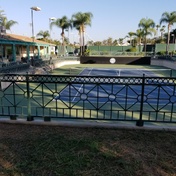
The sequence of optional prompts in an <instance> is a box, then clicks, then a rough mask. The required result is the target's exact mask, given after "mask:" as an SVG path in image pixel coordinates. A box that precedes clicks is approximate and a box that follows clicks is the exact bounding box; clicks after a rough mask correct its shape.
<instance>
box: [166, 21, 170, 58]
mask: <svg viewBox="0 0 176 176" xmlns="http://www.w3.org/2000/svg"><path fill="white" fill-rule="evenodd" d="M167 35H168V36H167V45H166V54H167V55H168V54H169V41H170V25H169V24H168V34H167Z"/></svg>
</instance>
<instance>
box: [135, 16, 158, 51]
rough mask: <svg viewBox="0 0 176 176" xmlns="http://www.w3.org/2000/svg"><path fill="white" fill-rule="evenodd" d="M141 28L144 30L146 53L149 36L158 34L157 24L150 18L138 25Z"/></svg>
mask: <svg viewBox="0 0 176 176" xmlns="http://www.w3.org/2000/svg"><path fill="white" fill-rule="evenodd" d="M138 26H139V28H142V30H143V32H144V38H145V40H144V43H145V46H144V51H145V52H146V45H147V35H152V33H156V30H155V29H154V27H155V22H154V21H153V20H152V19H150V18H149V19H148V18H142V19H141V20H140V22H139V24H138Z"/></svg>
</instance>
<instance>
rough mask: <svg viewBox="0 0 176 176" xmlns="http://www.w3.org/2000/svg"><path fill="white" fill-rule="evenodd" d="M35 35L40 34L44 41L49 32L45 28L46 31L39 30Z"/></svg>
mask: <svg viewBox="0 0 176 176" xmlns="http://www.w3.org/2000/svg"><path fill="white" fill-rule="evenodd" d="M37 36H41V37H42V38H43V40H44V41H46V39H47V38H48V37H50V34H49V31H48V30H47V31H42V30H41V31H40V32H39V33H38V34H37Z"/></svg>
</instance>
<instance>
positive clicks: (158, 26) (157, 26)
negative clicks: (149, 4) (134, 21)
mask: <svg viewBox="0 0 176 176" xmlns="http://www.w3.org/2000/svg"><path fill="white" fill-rule="evenodd" d="M160 27H161V26H160V25H159V24H157V25H156V31H157V37H158V29H159V28H160Z"/></svg>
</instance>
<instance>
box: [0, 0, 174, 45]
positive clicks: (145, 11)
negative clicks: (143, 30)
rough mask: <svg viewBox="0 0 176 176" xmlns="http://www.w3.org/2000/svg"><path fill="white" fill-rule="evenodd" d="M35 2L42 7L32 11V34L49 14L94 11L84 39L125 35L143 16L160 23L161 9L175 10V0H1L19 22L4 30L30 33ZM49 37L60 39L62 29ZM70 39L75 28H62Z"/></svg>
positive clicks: (46, 23) (45, 26)
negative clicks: (66, 29)
mask: <svg viewBox="0 0 176 176" xmlns="http://www.w3.org/2000/svg"><path fill="white" fill-rule="evenodd" d="M33 6H37V7H40V8H41V11H33V22H34V34H35V35H36V34H37V33H38V32H39V31H40V30H43V31H46V30H49V22H50V20H49V18H51V17H55V18H62V17H63V16H65V15H66V16H67V17H68V18H69V19H71V17H72V15H73V14H75V13H77V12H82V13H85V12H91V13H92V14H93V18H92V22H91V26H90V27H89V26H87V27H86V39H87V40H93V41H103V40H106V39H108V38H109V37H111V38H112V39H113V40H115V39H119V38H124V37H125V36H126V35H128V32H131V31H132V32H136V30H137V29H138V24H139V21H140V20H141V19H142V18H151V19H152V20H154V22H155V23H156V24H159V21H160V19H161V16H162V13H163V12H169V13H170V12H172V11H176V1H175V0H146V1H144V0H133V1H132V0H87V1H86V0H0V9H1V10H4V11H5V15H6V16H7V18H8V20H14V21H17V22H18V24H16V25H14V26H13V27H12V28H11V31H7V33H12V34H18V35H24V36H28V37H31V36H32V27H31V9H30V8H31V7H33ZM50 32H51V38H52V39H56V40H61V36H60V33H61V29H60V28H57V27H53V28H52V30H51V31H50ZM65 35H66V36H67V37H69V38H70V41H71V42H73V41H75V42H77V40H78V31H76V30H74V29H72V30H69V32H65Z"/></svg>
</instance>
